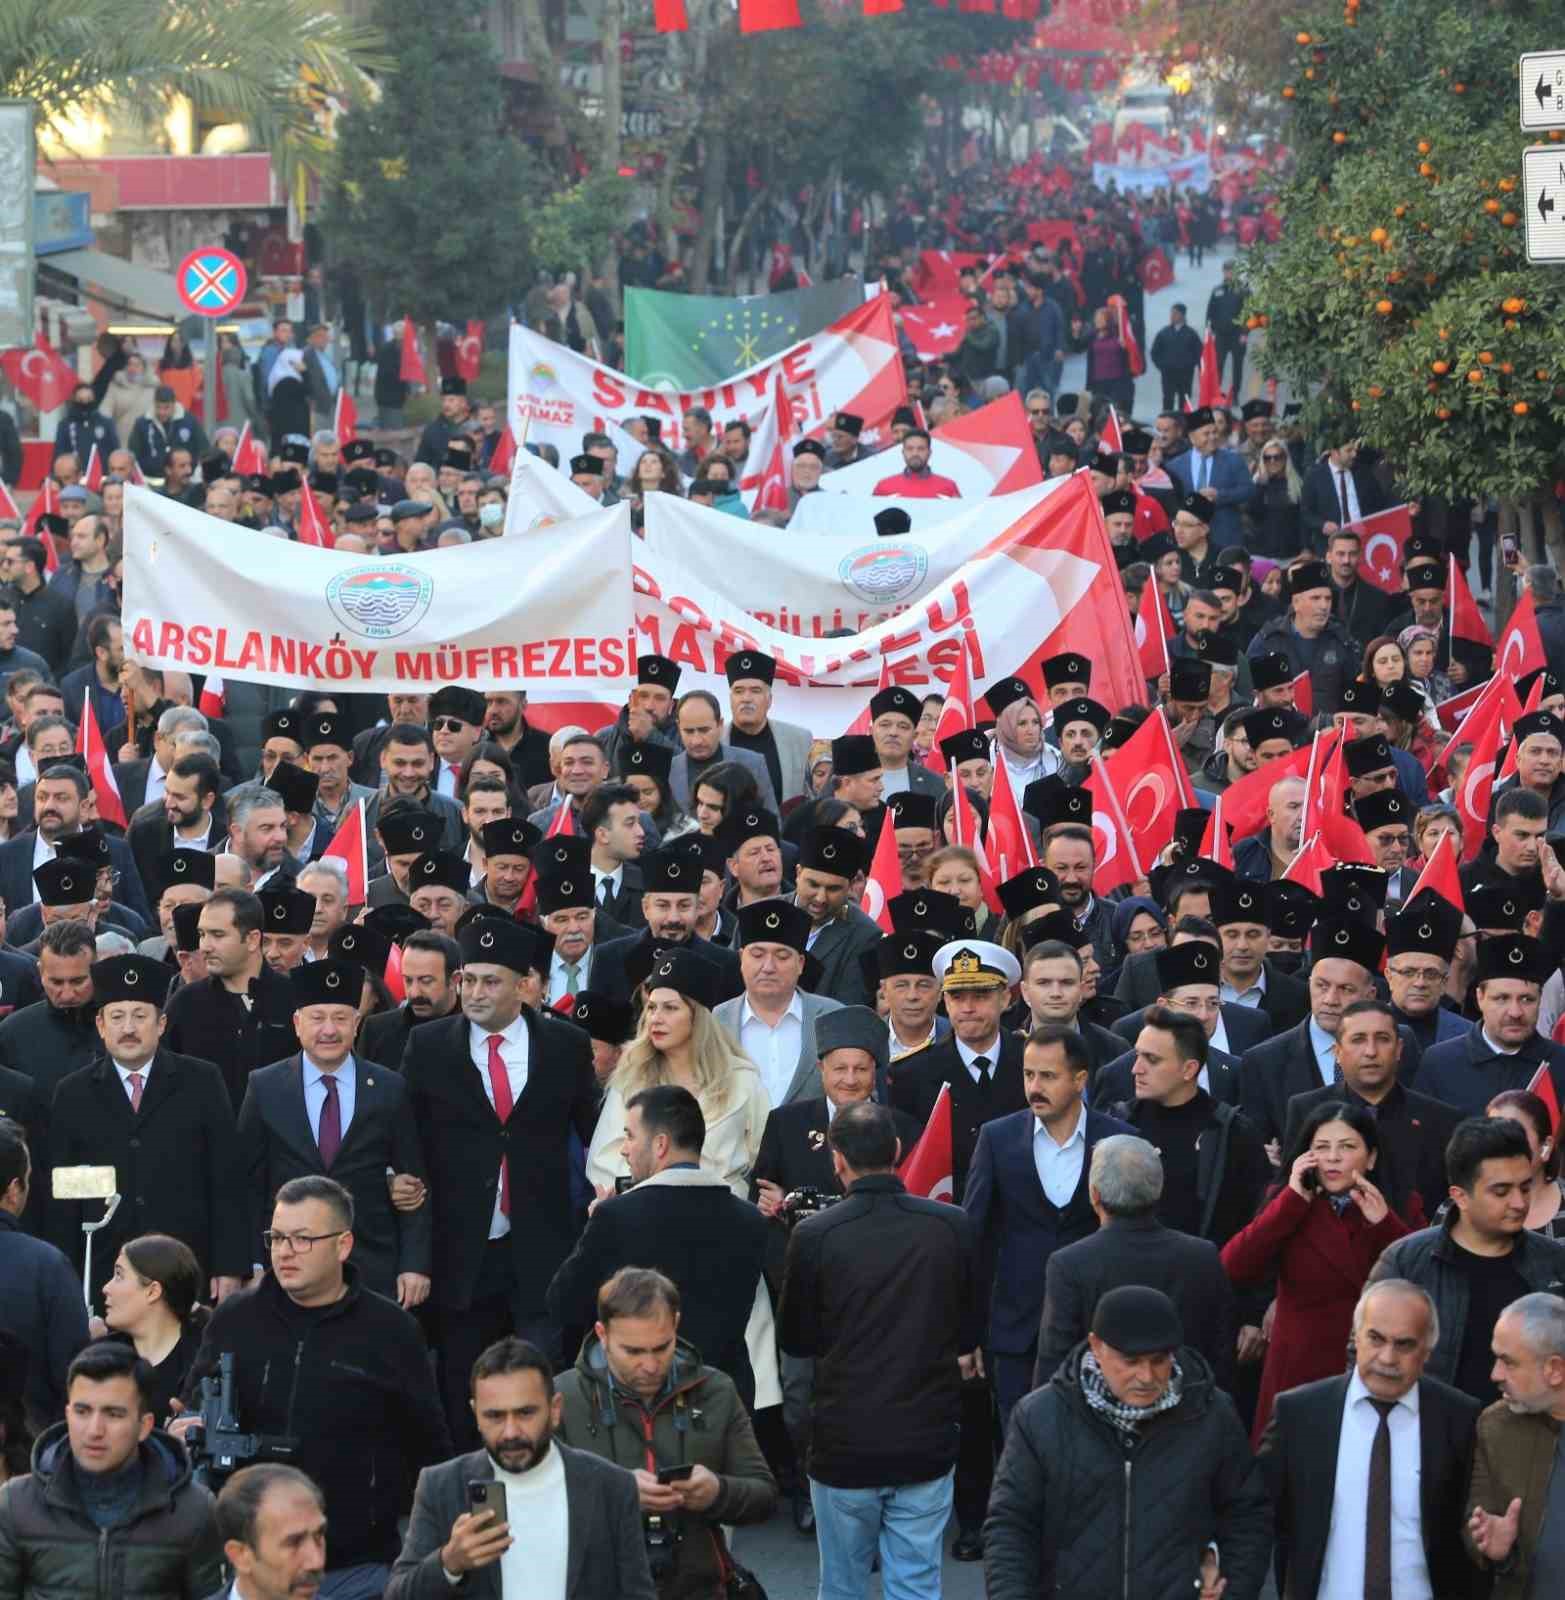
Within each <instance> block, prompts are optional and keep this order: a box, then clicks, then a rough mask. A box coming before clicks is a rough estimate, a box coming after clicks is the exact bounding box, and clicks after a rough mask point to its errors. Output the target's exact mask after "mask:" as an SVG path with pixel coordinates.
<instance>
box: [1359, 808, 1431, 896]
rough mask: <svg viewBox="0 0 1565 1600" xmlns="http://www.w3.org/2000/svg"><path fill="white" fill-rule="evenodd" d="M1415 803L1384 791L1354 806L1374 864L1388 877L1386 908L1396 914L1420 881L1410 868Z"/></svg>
mask: <svg viewBox="0 0 1565 1600" xmlns="http://www.w3.org/2000/svg"><path fill="white" fill-rule="evenodd" d="M1414 815H1415V812H1414V809H1413V803H1412V801H1410V800H1409V799H1408V797H1407V796H1406V795H1405V794H1403V793H1402V791H1401V790H1400V789H1381V790H1379V791H1377V792H1375V793H1373V794H1367V795H1364V796H1363V797H1362V798H1360V799H1358V800H1355V801H1354V803H1353V817H1354V820H1355V821H1356V822H1357V823H1358V825H1359V827H1360V828H1362V829H1363V830H1364V838H1365V841H1366V842H1367V843H1368V845H1369V851H1370V856H1371V858H1372V860H1373V862H1374V864H1375V865H1376V866H1377V867H1379V868H1380V870H1381V871H1382V872H1384V873H1385V874H1386V904H1387V905H1388V906H1389V907H1391V909H1393V910H1395V909H1396V908H1397V907H1398V906H1400V905H1401V904H1402V902H1403V900H1405V899H1406V898H1407V895H1408V892H1409V891H1410V890H1411V889H1412V887H1413V885H1414V883H1415V882H1416V881H1417V879H1418V874H1417V873H1416V872H1414V871H1413V869H1412V868H1411V867H1410V866H1408V864H1407V859H1408V856H1409V855H1410V854H1411V853H1412V849H1413V826H1412V824H1413V818H1414Z"/></svg>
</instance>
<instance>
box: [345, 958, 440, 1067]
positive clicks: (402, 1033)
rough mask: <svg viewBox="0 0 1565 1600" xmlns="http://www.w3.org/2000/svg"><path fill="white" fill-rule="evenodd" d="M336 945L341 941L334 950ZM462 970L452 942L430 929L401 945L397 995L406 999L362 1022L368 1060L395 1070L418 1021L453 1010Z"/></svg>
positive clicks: (427, 1019) (400, 1061)
mask: <svg viewBox="0 0 1565 1600" xmlns="http://www.w3.org/2000/svg"><path fill="white" fill-rule="evenodd" d="M362 931H363V930H360V929H349V930H347V931H346V932H345V933H344V934H343V935H342V940H346V939H350V938H354V939H356V938H357V937H358V936H359V935H360V934H361V932H362ZM340 944H341V941H339V948H340ZM365 964H366V965H367V966H368V965H370V963H368V962H366V963H365ZM461 965H462V951H461V949H460V947H459V946H458V944H457V942H456V940H455V939H451V938H448V937H447V936H446V935H445V934H443V933H436V932H435V931H434V930H433V929H432V928H431V929H427V930H424V931H421V932H418V933H410V934H409V935H408V936H407V938H406V939H404V940H403V941H402V991H403V993H404V994H405V995H406V996H407V998H406V999H405V1000H404V1001H403V1002H402V1004H401V1005H400V1006H398V1007H397V1009H396V1010H395V1011H379V1012H377V1013H376V1014H375V1015H374V1016H372V1017H369V1018H366V1020H365V1023H364V1031H363V1045H364V1054H365V1055H366V1056H367V1057H368V1058H369V1059H370V1060H371V1061H379V1062H381V1063H383V1064H384V1065H385V1066H388V1067H392V1068H400V1067H401V1065H402V1052H403V1050H404V1049H405V1048H406V1047H407V1042H408V1036H409V1035H410V1034H411V1033H412V1032H413V1030H414V1028H416V1027H417V1026H418V1025H419V1024H420V1023H421V1022H434V1021H436V1020H437V1019H438V1018H440V1017H448V1016H450V1015H451V1013H452V1012H453V1011H455V1010H456V1006H457V999H458V988H457V974H458V972H459V970H460V968H461Z"/></svg>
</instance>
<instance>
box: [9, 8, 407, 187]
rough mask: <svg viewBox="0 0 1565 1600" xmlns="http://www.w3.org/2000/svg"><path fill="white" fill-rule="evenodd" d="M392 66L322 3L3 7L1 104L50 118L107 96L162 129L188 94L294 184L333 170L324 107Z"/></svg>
mask: <svg viewBox="0 0 1565 1600" xmlns="http://www.w3.org/2000/svg"><path fill="white" fill-rule="evenodd" d="M393 65H394V63H393V62H392V61H391V60H390V59H389V57H387V56H386V54H385V53H384V50H383V47H382V42H381V36H380V34H379V32H378V30H376V29H375V28H373V27H371V26H369V25H368V24H364V23H356V22H351V21H348V20H347V19H346V18H344V17H341V16H338V15H334V14H333V13H331V12H329V11H326V10H324V9H323V7H322V0H0V98H9V99H18V100H31V101H33V102H34V103H35V104H36V105H37V107H38V116H39V120H40V122H45V123H47V122H48V121H49V120H50V119H51V118H55V117H61V116H66V115H69V114H70V113H72V112H76V111H80V110H83V109H87V110H91V109H95V108H97V107H98V106H100V105H101V104H102V103H103V102H104V101H105V100H107V101H109V102H111V103H112V104H113V106H114V107H115V108H116V109H117V110H121V111H128V112H130V113H131V114H132V115H135V116H137V117H139V118H141V119H142V120H143V121H145V122H146V123H147V124H148V125H155V124H157V123H159V122H161V121H162V119H163V117H164V116H165V115H166V113H167V111H168V109H169V105H170V103H171V102H172V101H173V100H175V99H176V98H178V97H181V96H182V97H184V98H185V99H187V100H189V101H190V103H191V104H192V105H193V106H194V107H195V108H196V110H197V111H198V112H199V111H211V112H218V113H220V114H221V115H222V116H223V117H224V118H225V120H228V121H232V122H240V123H243V124H244V125H245V127H246V128H247V129H248V131H249V133H250V136H251V138H252V139H253V140H254V142H255V143H256V144H257V145H259V146H262V147H264V148H266V149H268V150H269V151H270V152H271V153H272V156H273V159H274V160H276V161H277V163H278V165H279V169H280V171H281V174H282V177H283V179H284V182H285V183H287V184H288V185H289V186H290V188H291V189H292V188H294V187H295V186H296V185H297V184H298V183H299V182H300V180H301V179H302V177H304V176H306V175H308V174H312V173H319V172H321V171H322V170H323V168H324V167H325V166H326V165H327V164H328V157H329V152H330V147H331V138H330V136H329V134H327V133H326V132H325V131H324V130H323V127H322V118H321V116H320V112H321V111H322V109H323V108H325V107H326V106H327V105H328V104H329V103H331V102H336V103H337V104H338V105H340V106H342V107H346V106H349V105H352V104H354V103H356V102H358V101H361V100H362V99H364V98H365V96H366V95H367V94H368V93H370V92H371V80H370V78H369V76H368V74H369V73H371V72H374V73H380V72H385V71H388V70H390V69H391V68H392V67H393Z"/></svg>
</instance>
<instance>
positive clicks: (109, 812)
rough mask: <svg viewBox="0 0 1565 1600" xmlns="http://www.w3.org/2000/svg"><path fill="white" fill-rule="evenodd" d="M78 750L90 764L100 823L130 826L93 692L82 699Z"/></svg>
mask: <svg viewBox="0 0 1565 1600" xmlns="http://www.w3.org/2000/svg"><path fill="white" fill-rule="evenodd" d="M76 749H77V753H78V754H80V755H82V756H84V757H85V758H86V761H87V776H88V777H89V778H90V779H91V780H92V791H93V793H94V794H95V795H96V796H97V797H98V820H99V821H100V822H112V823H114V824H115V825H116V826H117V827H120V828H126V827H129V826H130V818H129V817H128V816H126V814H125V802H124V801H123V800H122V799H121V798H120V786H119V784H117V783H116V782H115V781H114V768H113V767H112V766H111V765H110V764H109V752H108V751H107V750H106V749H104V747H103V735H102V733H100V732H99V730H98V714H97V712H96V711H94V710H93V709H92V695H91V694H90V693H89V694H87V695H86V696H85V697H84V698H83V700H82V720H81V726H80V727H79V728H78V729H77V730H76Z"/></svg>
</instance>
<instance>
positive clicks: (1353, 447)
mask: <svg viewBox="0 0 1565 1600" xmlns="http://www.w3.org/2000/svg"><path fill="white" fill-rule="evenodd" d="M1349 432H1350V430H1349V428H1348V427H1347V426H1343V427H1342V428H1340V429H1339V432H1338V435H1334V436H1333V437H1334V438H1335V439H1336V443H1335V444H1334V445H1333V446H1332V448H1331V449H1329V450H1327V451H1326V453H1325V454H1324V455H1323V456H1322V457H1321V458H1320V459H1319V460H1318V461H1316V462H1315V463H1314V464H1313V465H1312V466H1311V467H1310V469H1309V471H1308V472H1306V473H1305V474H1304V481H1303V483H1302V484H1301V485H1300V488H1299V525H1300V528H1301V530H1302V531H1303V533H1304V535H1305V537H1306V538H1307V539H1308V540H1309V543H1310V547H1311V548H1312V549H1313V550H1314V551H1315V553H1316V554H1317V555H1324V554H1325V553H1326V540H1327V539H1328V538H1329V537H1330V536H1331V535H1332V534H1333V533H1335V532H1336V531H1337V529H1338V528H1341V527H1346V525H1347V524H1348V523H1350V522H1357V521H1359V520H1360V519H1361V518H1363V517H1368V516H1373V515H1374V513H1375V512H1377V511H1384V510H1385V509H1386V507H1387V505H1388V504H1389V503H1390V502H1389V501H1388V500H1387V499H1386V494H1385V490H1383V489H1382V488H1381V487H1380V484H1379V482H1378V481H1377V480H1376V478H1375V475H1374V473H1372V472H1371V471H1370V470H1369V468H1368V467H1361V466H1359V464H1358V453H1359V442H1358V440H1357V439H1356V438H1349V437H1348V433H1349Z"/></svg>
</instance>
